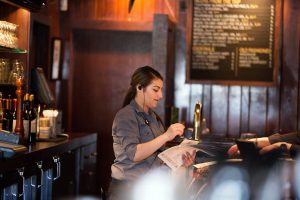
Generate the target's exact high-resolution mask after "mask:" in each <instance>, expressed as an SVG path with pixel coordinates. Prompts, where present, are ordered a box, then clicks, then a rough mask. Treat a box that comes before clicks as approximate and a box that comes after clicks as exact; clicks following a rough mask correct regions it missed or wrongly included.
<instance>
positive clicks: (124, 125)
mask: <svg viewBox="0 0 300 200" xmlns="http://www.w3.org/2000/svg"><path fill="white" fill-rule="evenodd" d="M112 135H113V137H114V148H115V153H116V154H119V155H116V157H118V156H120V157H123V156H122V154H125V155H124V156H126V157H127V158H129V159H130V160H131V161H133V158H134V155H135V153H136V148H137V145H138V144H139V143H140V142H139V141H140V140H139V137H140V136H139V125H138V121H137V119H136V116H135V115H134V112H120V113H118V114H117V115H116V117H115V120H114V123H113V133H112Z"/></svg>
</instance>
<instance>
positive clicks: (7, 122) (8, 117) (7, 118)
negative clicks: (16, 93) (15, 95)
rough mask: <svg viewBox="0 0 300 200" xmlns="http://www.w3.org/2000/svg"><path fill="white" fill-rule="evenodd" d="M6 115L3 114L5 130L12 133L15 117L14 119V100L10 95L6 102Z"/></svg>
mask: <svg viewBox="0 0 300 200" xmlns="http://www.w3.org/2000/svg"><path fill="white" fill-rule="evenodd" d="M4 105H5V106H4V113H3V123H2V128H3V130H7V131H12V124H13V117H12V111H11V106H12V99H11V95H8V99H5V100H4Z"/></svg>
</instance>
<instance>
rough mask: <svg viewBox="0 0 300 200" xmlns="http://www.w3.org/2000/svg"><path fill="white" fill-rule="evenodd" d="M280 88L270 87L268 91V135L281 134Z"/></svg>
mask: <svg viewBox="0 0 300 200" xmlns="http://www.w3.org/2000/svg"><path fill="white" fill-rule="evenodd" d="M279 94H280V87H279V86H278V85H277V86H276V87H269V88H268V91H267V96H268V99H267V106H268V107H267V119H266V135H270V134H272V133H279V132H280V129H279V110H280V98H279Z"/></svg>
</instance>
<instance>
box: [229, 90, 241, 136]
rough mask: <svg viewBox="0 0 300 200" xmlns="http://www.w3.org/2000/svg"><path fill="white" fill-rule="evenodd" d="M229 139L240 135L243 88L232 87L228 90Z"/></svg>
mask: <svg viewBox="0 0 300 200" xmlns="http://www.w3.org/2000/svg"><path fill="white" fill-rule="evenodd" d="M228 90H229V91H228V93H229V95H228V100H229V101H228V133H227V135H228V137H234V136H238V135H239V133H240V117H241V116H240V114H241V113H240V111H241V86H230V87H229V89H228Z"/></svg>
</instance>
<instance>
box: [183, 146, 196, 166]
mask: <svg viewBox="0 0 300 200" xmlns="http://www.w3.org/2000/svg"><path fill="white" fill-rule="evenodd" d="M195 157H196V150H194V151H193V153H192V154H190V153H189V152H186V153H185V154H183V155H182V161H183V166H184V167H189V166H191V165H192V164H194V161H195Z"/></svg>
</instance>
